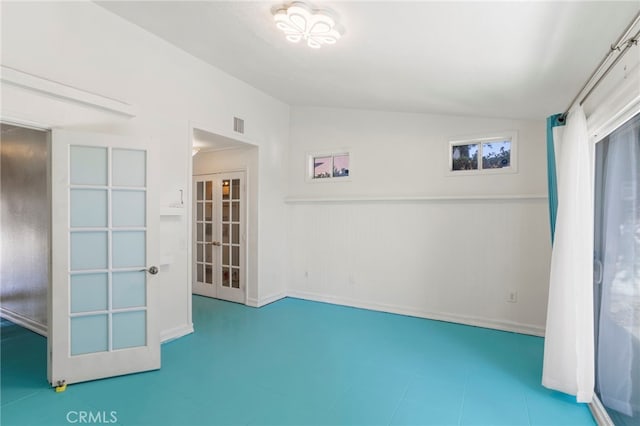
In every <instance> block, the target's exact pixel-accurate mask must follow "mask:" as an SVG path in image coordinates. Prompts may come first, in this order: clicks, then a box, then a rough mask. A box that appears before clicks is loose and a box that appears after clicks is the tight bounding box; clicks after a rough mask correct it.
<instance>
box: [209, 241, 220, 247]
mask: <svg viewBox="0 0 640 426" xmlns="http://www.w3.org/2000/svg"><path fill="white" fill-rule="evenodd" d="M207 244H211V245H214V246H217V247H220V246H221V245H222V243H221V242H220V241H211V242H210V243H207Z"/></svg>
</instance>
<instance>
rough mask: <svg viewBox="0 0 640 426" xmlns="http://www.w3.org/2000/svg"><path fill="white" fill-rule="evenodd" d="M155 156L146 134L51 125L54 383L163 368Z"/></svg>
mask: <svg viewBox="0 0 640 426" xmlns="http://www.w3.org/2000/svg"><path fill="white" fill-rule="evenodd" d="M152 164H153V163H152V159H151V157H150V155H149V151H148V149H147V146H146V141H138V140H129V139H126V140H125V139H123V138H119V137H114V136H111V135H97V134H83V133H76V132H68V131H59V130H54V131H53V133H52V144H51V179H52V182H51V188H52V194H51V198H52V229H51V230H52V242H51V245H52V247H51V253H52V255H51V262H52V265H51V271H52V272H51V274H52V276H51V288H50V301H49V335H48V350H49V364H48V378H49V381H50V383H51V384H52V385H54V386H56V385H59V384H62V383H66V384H70V383H75V382H82V381H87V380H94V379H99V378H104V377H111V376H117V375H122V374H129V373H135V372H140V371H147V370H153V369H158V368H160V339H159V333H158V329H157V324H156V318H155V315H156V297H155V293H156V291H155V288H154V287H155V286H157V283H156V282H155V281H156V279H155V274H157V273H158V268H157V267H155V266H152V265H153V261H155V260H156V259H157V247H158V224H159V211H158V207H157V203H156V202H155V198H154V197H155V194H153V193H152V185H149V176H150V169H151V168H152Z"/></svg>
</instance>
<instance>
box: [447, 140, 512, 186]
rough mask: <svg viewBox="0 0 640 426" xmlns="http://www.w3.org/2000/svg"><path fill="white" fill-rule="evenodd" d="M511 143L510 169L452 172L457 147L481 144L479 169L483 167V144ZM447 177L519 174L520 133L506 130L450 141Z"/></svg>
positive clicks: (448, 145)
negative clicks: (507, 141) (491, 142)
mask: <svg viewBox="0 0 640 426" xmlns="http://www.w3.org/2000/svg"><path fill="white" fill-rule="evenodd" d="M507 139H508V140H510V141H511V154H510V165H509V167H502V168H499V169H481V168H479V169H477V170H452V167H453V157H452V153H451V151H452V148H453V147H454V146H456V145H470V144H479V145H480V147H479V149H478V167H482V143H486V142H490V141H496V142H497V141H504V140H507ZM447 158H448V160H449V161H448V163H447V175H448V176H470V175H495V174H509V173H518V132H517V131H515V130H506V131H503V132H496V133H483V134H478V135H469V136H464V137H460V138H456V139H454V140H450V141H449V143H448V144H447Z"/></svg>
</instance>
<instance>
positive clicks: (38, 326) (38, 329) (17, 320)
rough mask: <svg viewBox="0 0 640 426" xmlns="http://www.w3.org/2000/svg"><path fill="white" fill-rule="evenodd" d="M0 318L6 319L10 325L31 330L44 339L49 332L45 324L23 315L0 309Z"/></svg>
mask: <svg viewBox="0 0 640 426" xmlns="http://www.w3.org/2000/svg"><path fill="white" fill-rule="evenodd" d="M0 317H2V318H5V319H8V320H9V321H11V322H12V323H14V324H17V325H19V326H20V327H24V328H26V329H28V330H31V331H33V332H34V333H38V334H39V335H41V336H44V337H47V333H48V332H49V328H48V327H47V326H46V325H45V324H42V323H39V322H37V321H34V320H32V319H31V318H27V317H25V316H24V315H21V314H18V313H16V312H13V311H10V310H8V309H5V308H1V307H0Z"/></svg>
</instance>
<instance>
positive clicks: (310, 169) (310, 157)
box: [305, 149, 353, 183]
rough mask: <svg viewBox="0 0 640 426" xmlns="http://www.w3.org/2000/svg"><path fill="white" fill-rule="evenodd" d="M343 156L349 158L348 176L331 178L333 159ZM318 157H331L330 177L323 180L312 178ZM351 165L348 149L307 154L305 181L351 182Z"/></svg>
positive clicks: (351, 160) (351, 158)
mask: <svg viewBox="0 0 640 426" xmlns="http://www.w3.org/2000/svg"><path fill="white" fill-rule="evenodd" d="M343 155H347V156H349V175H347V176H333V162H334V159H335V157H340V156H343ZM320 157H331V170H332V171H331V174H332V176H330V177H325V178H317V177H314V163H315V159H316V158H320ZM352 164H353V153H352V152H351V150H349V149H336V150H331V151H314V152H308V153H307V166H306V174H305V180H306V181H307V182H313V183H316V182H346V181H350V180H351V175H352V168H351V166H352Z"/></svg>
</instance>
